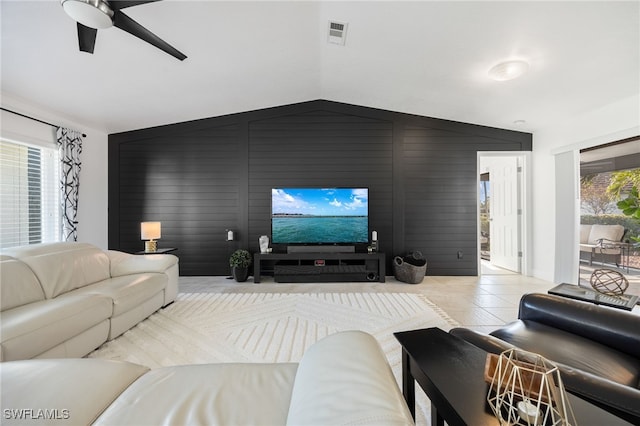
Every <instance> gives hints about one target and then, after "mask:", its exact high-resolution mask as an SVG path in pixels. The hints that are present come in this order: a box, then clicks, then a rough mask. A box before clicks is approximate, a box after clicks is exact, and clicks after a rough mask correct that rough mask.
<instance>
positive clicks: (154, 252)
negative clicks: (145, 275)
mask: <svg viewBox="0 0 640 426" xmlns="http://www.w3.org/2000/svg"><path fill="white" fill-rule="evenodd" d="M176 250H178V249H177V248H175V247H167V248H161V249H158V250H156V251H144V250H141V251H137V252H135V253H133V254H167V253H171V252H174V251H176Z"/></svg>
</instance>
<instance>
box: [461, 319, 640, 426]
mask: <svg viewBox="0 0 640 426" xmlns="http://www.w3.org/2000/svg"><path fill="white" fill-rule="evenodd" d="M449 333H450V334H452V335H454V336H457V337H460V338H461V339H463V340H466V341H467V342H469V343H471V344H472V345H474V346H477V347H479V348H480V349H483V350H485V351H487V352H490V353H495V354H499V353H501V352H503V351H505V350H507V349H511V348H515V347H516V346H514V345H511V344H510V343H507V342H505V341H503V340H500V339H499V338H497V337H494V336H491V335H489V334H484V333H479V332H477V331H474V330H470V329H468V328H463V327H458V328H452V329H451V330H450V331H449ZM534 352H535V351H534ZM552 362H554V363H555V364H557V365H558V367H559V368H560V373H561V377H562V380H563V382H564V385H565V388H566V389H567V391H568V392H570V393H572V394H574V395H576V396H578V397H580V398H582V399H584V400H586V401H588V402H590V403H592V404H594V405H597V406H599V407H600V408H602V409H604V410H606V411H609V412H611V413H613V414H614V415H616V416H618V417H621V418H623V419H625V420H626V421H629V422H631V423H632V424H640V390H638V389H635V388H633V387H630V386H625V385H622V384H620V383H616V382H614V381H612V380H608V379H605V378H602V377H599V376H597V375H595V374H591V373H589V372H586V371H584V370H580V369H577V368H573V367H571V366H568V365H566V364H562V363H559V362H556V361H553V360H552Z"/></svg>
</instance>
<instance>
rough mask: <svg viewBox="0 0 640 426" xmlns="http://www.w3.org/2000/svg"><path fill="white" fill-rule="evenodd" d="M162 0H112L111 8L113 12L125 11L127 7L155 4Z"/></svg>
mask: <svg viewBox="0 0 640 426" xmlns="http://www.w3.org/2000/svg"><path fill="white" fill-rule="evenodd" d="M157 1H160V0H111V1H110V2H109V6H111V9H113V10H120V9H124V8H125V7H131V6H138V5H139V4H146V3H155V2H157Z"/></svg>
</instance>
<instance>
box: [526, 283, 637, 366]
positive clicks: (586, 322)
mask: <svg viewBox="0 0 640 426" xmlns="http://www.w3.org/2000/svg"><path fill="white" fill-rule="evenodd" d="M518 318H519V319H521V320H529V321H535V322H538V323H541V324H545V325H548V326H550V327H554V328H558V329H560V330H564V331H567V332H569V333H572V334H576V335H578V336H582V337H585V338H587V339H590V340H594V341H596V342H599V343H602V344H603V345H606V346H609V347H611V348H614V349H617V350H619V351H621V352H623V353H626V354H629V355H632V356H635V357H637V358H640V316H638V315H635V314H632V313H630V312H626V311H622V310H619V309H615V308H609V307H604V306H599V305H595V304H593V303H589V302H581V301H578V300H573V299H569V298H566V297H560V296H554V295H550V294H541V293H531V294H525V295H524V296H522V299H520V309H519V313H518Z"/></svg>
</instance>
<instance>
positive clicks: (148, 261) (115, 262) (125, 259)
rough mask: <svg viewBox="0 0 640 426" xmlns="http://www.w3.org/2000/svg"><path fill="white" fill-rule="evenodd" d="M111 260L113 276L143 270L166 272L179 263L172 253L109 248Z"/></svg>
mask: <svg viewBox="0 0 640 426" xmlns="http://www.w3.org/2000/svg"><path fill="white" fill-rule="evenodd" d="M107 255H108V256H109V259H110V262H111V276H112V277H119V276H121V275H131V274H139V273H142V272H165V271H166V270H167V269H169V268H171V267H172V266H174V265H176V264H177V263H178V258H177V257H176V256H174V255H172V254H145V255H141V256H140V255H133V254H129V253H123V252H121V251H115V250H108V251H107Z"/></svg>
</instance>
